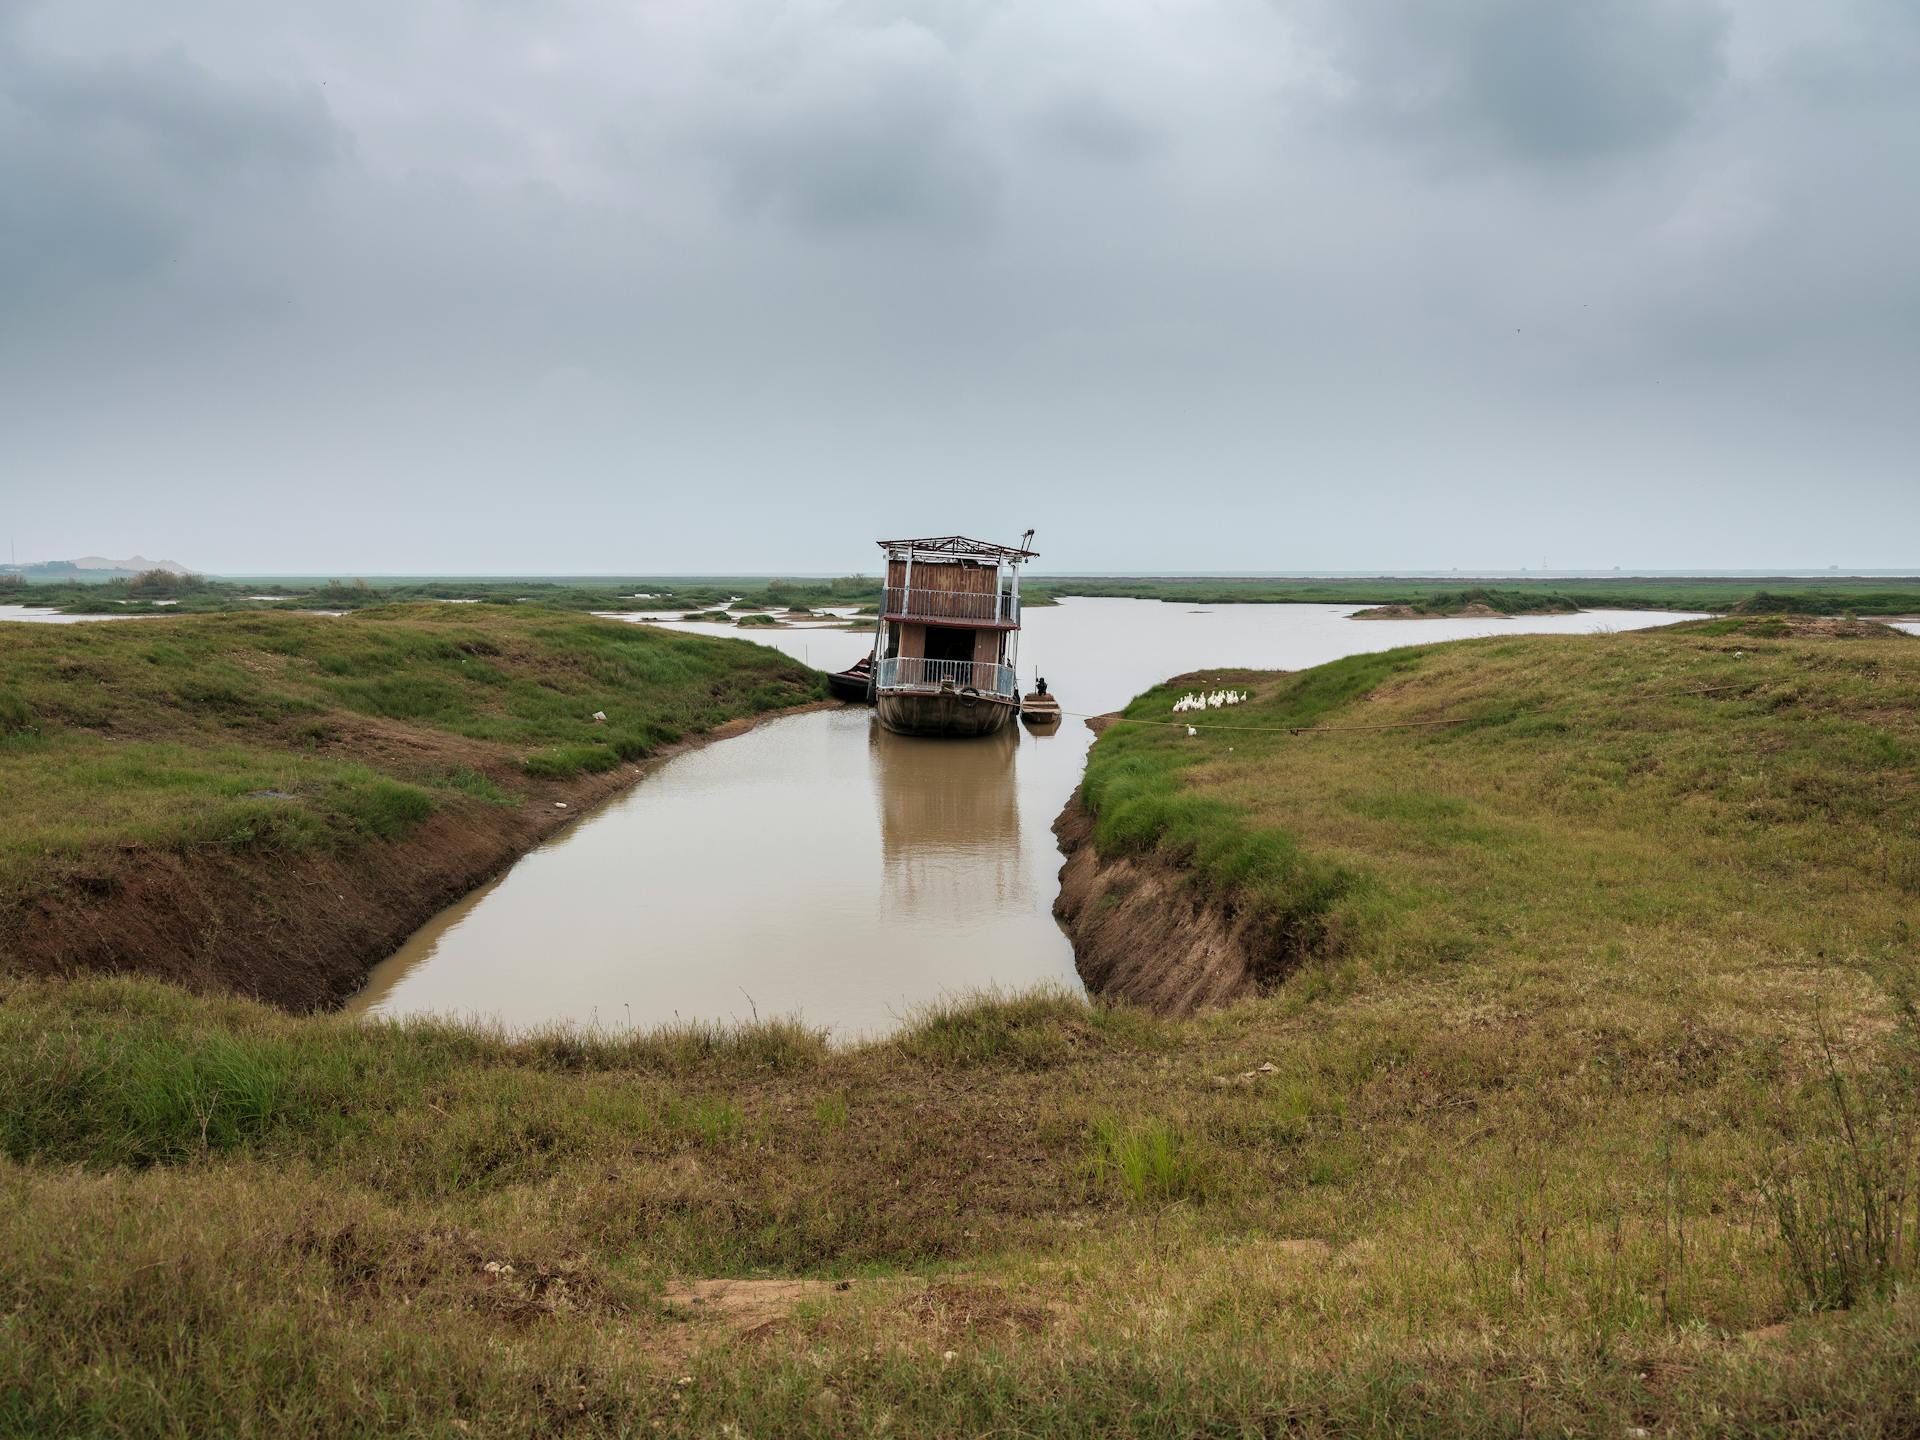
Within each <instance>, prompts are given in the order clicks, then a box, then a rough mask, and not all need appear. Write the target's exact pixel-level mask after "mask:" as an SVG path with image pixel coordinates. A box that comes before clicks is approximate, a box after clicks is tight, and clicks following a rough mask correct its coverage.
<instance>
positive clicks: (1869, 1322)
mask: <svg viewBox="0 0 1920 1440" xmlns="http://www.w3.org/2000/svg"><path fill="white" fill-rule="evenodd" d="M369 623H371V622H369ZM1253 688H1254V689H1255V691H1256V698H1255V699H1254V700H1253V701H1251V702H1250V703H1248V704H1246V705H1242V706H1238V707H1234V708H1233V709H1231V710H1227V711H1222V712H1215V713H1214V714H1212V715H1210V716H1208V717H1206V720H1204V721H1202V722H1201V723H1208V722H1215V723H1221V724H1224V723H1227V722H1229V721H1231V722H1232V723H1234V724H1237V725H1248V726H1252V725H1261V726H1273V727H1286V728H1287V729H1289V730H1291V729H1292V728H1294V727H1304V726H1318V727H1329V726H1336V725H1338V726H1351V725H1369V726H1379V725H1388V724H1392V725H1408V726H1412V725H1415V724H1423V722H1426V721H1430V720H1435V719H1445V720H1455V719H1464V720H1465V722H1466V723H1464V724H1458V725H1446V726H1424V725H1423V728H1408V729H1396V730H1389V729H1369V730H1327V729H1322V730H1320V731H1319V732H1318V733H1313V734H1298V735H1296V734H1292V733H1270V732H1269V733H1256V732H1254V731H1251V730H1242V731H1237V732H1235V733H1233V734H1232V735H1227V734H1226V733H1224V732H1221V733H1210V734H1207V735H1205V736H1195V737H1189V736H1187V735H1186V734H1185V730H1184V727H1181V728H1179V729H1159V728H1153V729H1149V728H1148V727H1145V726H1119V727H1115V728H1114V729H1112V730H1110V731H1109V732H1108V733H1107V734H1106V735H1105V736H1104V737H1103V738H1102V739H1101V740H1100V742H1099V743H1098V744H1097V745H1096V747H1095V749H1094V752H1093V757H1092V766H1091V768H1090V771H1089V776H1088V785H1087V789H1088V794H1089V797H1090V799H1091V800H1092V802H1093V804H1094V807H1095V809H1096V811H1097V812H1098V817H1097V824H1098V827H1099V831H1100V840H1099V843H1100V844H1101V845H1103V846H1104V847H1107V848H1109V849H1111V850H1113V851H1115V852H1116V853H1117V852H1123V851H1126V852H1134V853H1145V852H1151V853H1153V854H1155V855H1156V856H1159V857H1161V858H1163V859H1164V860H1166V861H1167V862H1169V863H1173V864H1177V865H1180V866H1182V867H1184V868H1185V869H1186V871H1187V872H1188V873H1189V874H1190V876H1191V877H1192V882H1191V883H1194V884H1197V885H1201V886H1205V887H1208V888H1210V889H1214V890H1217V891H1219V892H1220V893H1222V894H1228V895H1232V896H1234V897H1236V898H1237V899H1238V900H1239V901H1240V903H1244V904H1247V905H1253V906H1259V907H1264V908H1265V911H1266V913H1269V914H1270V915H1273V916H1275V917H1283V916H1287V915H1291V916H1293V917H1294V918H1295V920H1296V921H1299V922H1302V923H1306V922H1309V921H1310V922H1312V923H1314V924H1316V925H1318V926H1319V927H1320V928H1319V929H1318V930H1317V932H1316V939H1315V942H1314V943H1313V944H1312V945H1303V946H1300V947H1298V948H1297V949H1296V951H1295V952H1294V953H1292V954H1291V955H1290V956H1289V957H1288V968H1289V971H1290V973H1289V976H1288V978H1287V979H1286V981H1285V983H1283V984H1279V985H1278V986H1276V987H1274V988H1273V989H1272V991H1271V993H1269V994H1266V995H1263V996H1261V997H1258V998H1254V999H1250V1000H1248V1001H1245V1002H1243V1003H1241V1004H1238V1005H1236V1006H1234V1007H1232V1008H1229V1009H1226V1010H1223V1011H1217V1012H1213V1013H1210V1014H1206V1015H1202V1016H1200V1017H1197V1018H1194V1019H1191V1020H1184V1021H1171V1020H1159V1019H1155V1018H1153V1017H1151V1016H1148V1015H1146V1014H1144V1013H1141V1012H1139V1011H1136V1010H1131V1009H1127V1008H1112V1007H1104V1006H1095V1007H1089V1006H1087V1005H1085V1004H1084V1003H1081V1002H1079V1001H1075V1000H1068V999H1058V1000H1049V999H1034V1000H1020V1001H1008V1002H999V1003H987V1004H981V1005H977V1006H972V1007H967V1008H964V1009H960V1010H955V1011H952V1012H948V1013H944V1014H940V1015H934V1016H929V1017H926V1018H925V1019H924V1020H923V1021H922V1022H921V1023H919V1024H917V1025H915V1026H913V1027H911V1028H910V1029H908V1030H907V1031H906V1032H905V1033H903V1034H901V1035H899V1036H897V1037H896V1038H894V1039H892V1040H889V1041H887V1042H885V1043H881V1044H875V1045H871V1046H867V1047H863V1048H859V1049H853V1050H835V1049H829V1048H828V1047H827V1046H826V1045H825V1044H824V1043H823V1042H822V1041H821V1040H820V1038H819V1037H817V1036H814V1035H810V1034H808V1033H806V1032H803V1031H800V1030H796V1029H793V1028H791V1027H783V1026H777V1025H773V1026H762V1027H757V1028H754V1029H751V1030H748V1031H744V1032H738V1033H734V1034H730V1035H715V1034H711V1033H707V1032H702V1031H698V1030H687V1031H682V1032H678V1033H673V1034H667V1035H659V1036H652V1037H639V1038H632V1039H627V1038H618V1037H612V1036H604V1035H593V1034H580V1033H572V1034H553V1035H548V1036H542V1037H534V1038H530V1039H523V1040H517V1041H515V1040H508V1039H505V1038H503V1037H501V1036H498V1035H492V1034H487V1033H483V1032H479V1031H475V1030H472V1029H468V1028H454V1027H447V1026H438V1025H409V1026H404V1027H395V1026H386V1025H371V1026H361V1025H354V1024H351V1023H348V1022H345V1021H343V1020H340V1019H336V1018H297V1017H292V1016H288V1015H285V1014H282V1013H278V1012H275V1011H271V1010H268V1009H265V1008H262V1007H258V1006H255V1005H251V1004H247V1003H243V1002H239V1001H231V1000H218V999H203V998H194V997H191V996H189V995H186V994H184V993H182V992H180V991H178V990H175V989H170V988H168V987H164V986H160V985H156V984H153V983H151V982H147V981H133V980H126V979H114V980H99V979H95V980H84V981H79V982H70V983H58V982H48V981H35V980H20V981H14V982H11V983H9V984H8V985H7V987H6V989H5V991H4V993H3V994H0V1151H3V1152H4V1157H5V1158H4V1159H0V1189H3V1190H4V1192H5V1201H6V1203H5V1204H4V1205H0V1226H4V1227H5V1234H4V1235H0V1295H4V1296H5V1297H6V1304H5V1305H4V1306H0V1431H5V1432H7V1433H14V1432H19V1433H61V1432H66V1433H88V1434H93V1433H128V1434H135V1433H138V1434H148V1433H206V1432H231V1431H244V1430H247V1429H250V1428H251V1429H254V1430H269V1429H270V1430H273V1431H275V1432H277V1433H310V1434H335V1433H343V1432H389V1433H408V1432H411V1433H438V1434H456V1433H469V1434H471V1433H497V1434H529V1433H583V1434H624V1433H634V1432H640V1433H651V1432H653V1431H655V1430H656V1429H657V1430H658V1431H660V1432H665V1433H693V1434H735V1435H805V1434H814V1435H821V1436H828V1435H833V1436H838V1435H846V1434H989V1433H991V1434H1031V1433H1039V1432H1045V1433H1063V1434H1081V1435H1088V1436H1092V1435H1107V1434H1116V1433H1132V1434H1148V1435H1169V1436H1172V1435H1188V1434H1195V1433H1206V1434H1220V1435H1239V1434H1275V1433H1280V1432H1283V1431H1284V1432H1287V1433H1300V1434H1359V1433H1365V1434H1434V1435H1440V1434H1454V1433H1459V1432H1461V1431H1462V1430H1496V1431H1501V1432H1505V1433H1514V1434H1523V1433H1540V1434H1581V1435H1595V1436H1605V1437H1610V1440H1611V1437H1618V1436H1620V1435H1622V1434H1627V1433H1634V1431H1635V1430H1637V1429H1644V1430H1647V1431H1648V1432H1649V1433H1652V1434H1658V1435H1684V1434H1708V1433H1727V1432H1741V1433H1751V1432H1764V1433H1770V1434H1780V1435H1808V1436H1811V1435H1818V1434H1826V1433H1831V1432H1832V1431H1834V1430H1836V1429H1849V1430H1852V1431H1854V1432H1855V1433H1884V1434H1910V1433H1912V1432H1913V1429H1914V1427H1915V1425H1916V1423H1920V1411H1916V1400H1915V1396H1916V1394H1920V1359H1917V1358H1916V1357H1920V1296H1917V1295H1916V1291H1915V1287H1914V1284H1913V1277H1912V1268H1911V1267H1912V1251H1911V1249H1910V1248H1908V1249H1906V1250H1904V1251H1903V1250H1902V1249H1901V1248H1900V1246H1901V1244H1902V1243H1905V1244H1907V1245H1909V1246H1910V1244H1911V1240H1910V1238H1909V1239H1908V1240H1907V1241H1906V1242H1901V1241H1899V1240H1897V1239H1894V1238H1893V1236H1892V1230H1891V1226H1890V1217H1891V1216H1893V1215H1895V1214H1899V1213H1905V1214H1906V1215H1907V1217H1908V1220H1909V1222H1911V1221H1912V1219H1913V1217H1912V1215H1911V1206H1912V1203H1913V1198H1912V1190H1911V1188H1907V1189H1905V1190H1903V1189H1902V1185H1903V1183H1907V1184H1909V1187H1910V1179H1911V1174H1912V1165H1913V1163H1914V1157H1913V1152H1912V1149H1911V1136H1912V1134H1913V1129H1912V1128H1911V1121H1912V1118H1913V1117H1912V1113H1911V1105H1912V1098H1913V1093H1914V1083H1915V1075H1916V1068H1915V1067H1916V1066H1920V1053H1917V1052H1916V1048H1915V1047H1916V1044H1917V1043H1920V1042H1917V1041H1916V1036H1915V1032H1914V1021H1913V1017H1912V1011H1911V1008H1910V1007H1906V1006H1904V1005H1903V1001H1902V998H1901V997H1902V996H1903V995H1904V994H1906V993H1907V990H1906V987H1907V986H1908V985H1909V984H1910V983H1911V981H1912V979H1913V970H1914V964H1915V961H1914V948H1913V925H1914V923H1915V921H1916V919H1920V915H1916V904H1920V851H1916V849H1915V844H1916V842H1915V840H1914V838H1913V837H1914V836H1915V834H1916V833H1920V827H1916V826H1915V824H1914V821H1915V819H1916V816H1915V814H1914V807H1915V804H1916V797H1915V793H1914V784H1915V781H1914V776H1915V766H1914V763H1913V761H1914V757H1915V753H1916V751H1915V747H1916V745H1920V705H1917V704H1916V701H1920V644H1916V643H1914V642H1912V641H1910V640H1905V639H1895V638H1882V637H1881V636H1878V635H1873V634H1871V633H1869V634H1868V635H1867V636H1866V637H1865V638H1843V637H1842V636H1839V635H1829V636H1813V637H1809V636H1805V635H1803V634H1800V633H1797V630H1796V627H1794V626H1792V625H1789V624H1786V623H1784V622H1767V621H1746V622H1743V621H1728V622H1716V623H1715V624H1713V625H1708V626H1704V627H1694V628H1692V629H1690V630H1688V631H1686V632H1674V633H1638V634H1625V635H1616V636H1603V637H1580V638H1574V637H1566V638H1533V639H1505V638H1503V639H1499V640H1491V641H1484V642H1473V643H1471V644H1467V645H1459V646H1448V647H1436V648H1433V649H1421V650H1414V651H1401V652H1395V653H1392V654H1389V655H1384V656H1373V657H1363V658H1361V659H1357V660H1353V661H1347V662H1342V663H1340V664H1337V665H1334V666H1329V667H1323V668H1322V669H1320V670H1317V671H1311V672H1306V673H1304V674H1302V675H1299V676H1294V677H1285V678H1282V677H1264V678H1262V679H1260V680H1258V681H1257V682H1255V683H1254V687H1253ZM1170 699H1171V696H1170V695H1169V694H1167V693H1165V692H1160V693H1156V694H1153V695H1149V696H1147V697H1143V699H1142V700H1141V701H1139V702H1138V703H1137V704H1136V706H1135V711H1134V713H1135V714H1136V716H1137V718H1143V719H1146V718H1152V719H1158V718H1161V717H1160V712H1161V711H1163V710H1164V709H1165V708H1166V706H1167V704H1168V703H1169V702H1170ZM1229 747H1230V748H1229ZM1276 933H1279V932H1278V931H1276ZM1903 1147H1904V1148H1903ZM1903 1176H1905V1177H1908V1180H1907V1181H1906V1182H1903V1180H1902V1177H1903ZM1902 1206H1905V1207H1907V1208H1906V1210H1905V1211H1904V1212H1902V1211H1901V1209H1900V1207H1902ZM1906 1233H1907V1235H1908V1236H1909V1237H1910V1236H1911V1234H1912V1231H1911V1229H1909V1230H1908V1231H1907V1232H1906ZM715 1277H751V1278H752V1279H754V1281H755V1282H756V1283H754V1284H749V1285H741V1286H737V1287H734V1288H731V1289H729V1288H727V1287H724V1286H714V1285H712V1284H709V1283H707V1282H710V1281H712V1280H713V1279H714V1278H715ZM1902 1287H1904V1288H1902Z"/></svg>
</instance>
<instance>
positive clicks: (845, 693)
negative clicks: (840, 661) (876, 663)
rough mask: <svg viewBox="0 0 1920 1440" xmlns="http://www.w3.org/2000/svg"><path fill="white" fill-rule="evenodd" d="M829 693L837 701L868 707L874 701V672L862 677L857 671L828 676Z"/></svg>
mask: <svg viewBox="0 0 1920 1440" xmlns="http://www.w3.org/2000/svg"><path fill="white" fill-rule="evenodd" d="M827 691H828V693H829V694H831V695H832V696H833V697H834V698H835V699H836V700H845V701H846V702H848V703H849V704H852V705H866V704H869V703H871V702H872V700H873V672H872V671H868V672H867V673H866V674H864V675H862V674H860V673H858V672H856V671H851V670H842V671H839V672H838V673H836V674H832V675H829V676H827Z"/></svg>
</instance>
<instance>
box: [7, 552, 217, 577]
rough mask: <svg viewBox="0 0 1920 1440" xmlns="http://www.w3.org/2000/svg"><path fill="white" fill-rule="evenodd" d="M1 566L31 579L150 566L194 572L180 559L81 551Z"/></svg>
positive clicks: (174, 572)
mask: <svg viewBox="0 0 1920 1440" xmlns="http://www.w3.org/2000/svg"><path fill="white" fill-rule="evenodd" d="M0 570H5V571H9V572H11V573H14V574H19V575H24V576H26V577H27V578H28V579H29V580H47V579H61V580H68V579H74V580H79V579H97V578H99V577H101V576H106V575H138V574H141V573H142V572H144V571H147V570H165V571H166V572H167V573H169V574H171V575H190V574H192V573H193V572H192V571H191V570H189V569H187V567H186V566H184V565H182V564H181V563H180V562H179V561H178V560H149V559H147V557H146V556H144V555H129V556H128V557H127V558H126V559H125V560H110V559H108V558H107V557H106V556H105V555H81V556H78V557H76V558H75V559H72V560H36V561H34V562H33V563H31V564H27V565H0Z"/></svg>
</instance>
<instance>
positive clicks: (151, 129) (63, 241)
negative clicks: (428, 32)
mask: <svg viewBox="0 0 1920 1440" xmlns="http://www.w3.org/2000/svg"><path fill="white" fill-rule="evenodd" d="M342 143H343V139H342V137H341V135H340V134H339V132H338V131H337V129H336V128H335V127H334V125H333V124H332V122H331V120H330V117H329V116H328V114H327V111H326V108H325V106H324V105H323V104H322V103H321V102H320V100H319V99H318V97H317V96H316V95H315V94H313V93H311V92H310V91H305V90H302V89H300V88H298V87H290V86H282V85H274V84H262V85H238V84H234V83H232V82H230V81H225V80H222V79H220V78H218V77H216V76H214V75H213V74H211V73H209V72H208V71H207V70H205V69H204V68H202V67H201V66H199V65H196V64H195V63H194V62H193V61H191V60H190V59H188V58H187V57H186V56H185V55H184V54H182V53H180V52H179V51H178V50H174V51H169V52H163V53H159V54H156V55H152V56H149V57H144V58H140V59H133V60H128V59H117V58H116V59H110V60H101V61H96V62H91V63H89V62H85V61H76V60H72V59H67V58H60V57H50V56H45V55H38V54H35V53H33V52H32V51H30V50H28V49H27V48H25V46H24V45H23V44H21V43H19V42H18V41H17V39H12V38H10V37H9V35H8V33H7V32H5V31H0V197H4V199H3V200H0V294H5V293H7V292H9V291H12V292H14V293H15V294H16V296H18V297H23V298H24V297H27V296H29V295H33V294H39V295H40V296H41V297H42V298H47V295H48V287H50V286H52V285H55V284H56V283H59V282H62V281H64V282H65V283H68V284H88V283H98V282H99V281H102V280H120V279H132V278H137V277H139V276H140V275H142V274H145V273H149V272H151V271H152V270H153V269H154V268H155V267H157V266H159V265H161V264H162V263H163V262H165V261H167V260H168V259H169V258H171V257H172V256H174V255H175V254H176V253H177V252H178V250H179V249H180V247H181V246H182V245H183V244H184V243H185V242H186V240H187V238H188V237H189V236H190V235H191V233H192V232H193V231H194V230H195V229H196V228H197V227H201V226H208V225H217V224H219V223H221V221H222V220H224V219H227V218H230V211H229V209H228V207H229V206H232V205H234V204H241V205H270V204H272V203H273V202H274V201H275V200H276V199H278V198H279V197H280V196H281V195H282V194H283V193H284V187H286V186H287V185H289V184H298V183H299V182H301V181H302V180H304V179H305V178H307V177H309V176H311V175H312V174H313V173H314V172H315V171H317V170H318V169H319V168H320V167H322V166H323V165H325V164H326V163H327V161H328V160H329V159H331V158H332V157H333V156H334V155H336V154H337V153H338V152H339V150H340V148H341V146H342Z"/></svg>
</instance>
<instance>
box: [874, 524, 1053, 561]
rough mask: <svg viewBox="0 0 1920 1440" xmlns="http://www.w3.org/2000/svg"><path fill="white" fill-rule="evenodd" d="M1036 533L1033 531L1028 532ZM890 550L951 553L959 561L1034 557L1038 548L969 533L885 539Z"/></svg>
mask: <svg viewBox="0 0 1920 1440" xmlns="http://www.w3.org/2000/svg"><path fill="white" fill-rule="evenodd" d="M1027 534H1028V535H1029V536H1031V535H1032V534H1033V532H1032V531H1031V530H1029V531H1028V532H1027ZM879 545H880V548H881V549H882V550H887V551H896V550H911V551H913V552H914V553H916V554H919V555H951V556H953V557H954V558H955V559H957V560H1032V559H1034V558H1035V557H1037V556H1038V555H1039V553H1040V552H1039V551H1038V550H1028V549H1026V548H1025V547H1024V546H1020V545H994V544H992V543H990V542H988V541H986V540H970V539H968V538H967V537H966V536H965V535H928V536H925V537H924V538H922V539H919V540H882V541H880V542H879Z"/></svg>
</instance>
